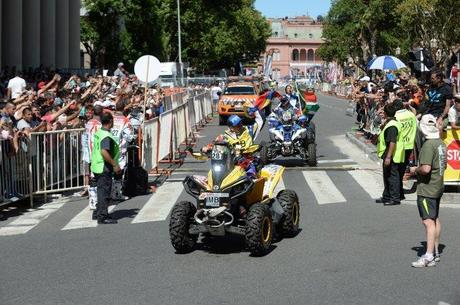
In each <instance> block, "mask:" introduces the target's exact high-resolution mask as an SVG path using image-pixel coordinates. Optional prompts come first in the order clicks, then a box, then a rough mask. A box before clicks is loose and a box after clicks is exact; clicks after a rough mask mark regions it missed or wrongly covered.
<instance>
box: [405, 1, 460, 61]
mask: <svg viewBox="0 0 460 305" xmlns="http://www.w3.org/2000/svg"><path fill="white" fill-rule="evenodd" d="M459 5H460V1H459V0H443V1H441V0H405V1H403V2H401V4H400V5H399V6H398V11H399V12H400V14H401V19H400V25H401V27H402V28H404V31H403V32H402V34H403V35H404V36H405V37H406V39H410V40H411V42H412V43H413V44H416V45H419V46H423V47H426V48H428V49H431V46H430V42H431V41H432V40H433V39H435V40H436V44H437V47H438V48H439V49H440V50H443V51H444V52H440V53H439V52H438V54H436V52H434V50H432V51H433V53H434V54H433V55H434V56H433V59H435V61H436V63H437V65H438V66H443V65H444V64H445V62H446V60H447V59H448V56H449V51H452V50H453V49H454V48H455V46H456V45H457V44H459V43H460V27H459V26H458V23H459V20H460V8H459Z"/></svg>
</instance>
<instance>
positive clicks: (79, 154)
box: [0, 90, 212, 207]
mask: <svg viewBox="0 0 460 305" xmlns="http://www.w3.org/2000/svg"><path fill="white" fill-rule="evenodd" d="M168 101H169V102H170V107H171V109H169V110H166V111H165V112H164V113H162V114H161V115H160V116H159V117H156V118H154V119H152V120H149V121H146V122H145V124H144V126H143V128H142V131H141V137H139V139H140V143H139V144H140V145H139V146H140V148H141V151H140V156H141V161H142V165H143V167H144V168H145V169H146V170H147V171H149V172H151V173H160V171H159V170H158V165H159V164H160V162H176V161H177V160H176V159H175V158H176V156H177V153H179V152H180V151H179V148H180V146H181V144H192V143H193V141H194V131H196V130H197V128H199V127H200V126H203V125H204V124H205V123H206V120H207V119H208V118H209V115H211V114H212V108H211V94H210V91H209V90H200V91H197V90H195V91H183V92H178V93H176V94H173V95H171V96H170V97H169V99H168ZM84 131H85V130H84V129H83V128H80V129H65V130H56V131H48V132H34V133H31V134H30V137H27V136H23V137H21V138H19V146H18V149H17V151H16V149H15V148H14V146H13V142H12V141H10V140H0V206H1V205H4V204H8V203H11V202H13V201H16V200H22V199H27V198H29V199H30V206H31V207H33V202H34V196H37V195H45V196H47V195H48V194H52V193H63V192H70V191H76V190H79V189H81V188H83V187H85V186H86V185H85V180H84V178H83V177H84V176H85V174H89V173H88V168H87V167H86V164H85V163H83V160H82V158H83V153H84V147H82V144H81V143H82V141H81V139H82V136H83V135H84Z"/></svg>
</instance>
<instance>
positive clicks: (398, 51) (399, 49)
mask: <svg viewBox="0 0 460 305" xmlns="http://www.w3.org/2000/svg"><path fill="white" fill-rule="evenodd" d="M399 55H401V48H400V47H397V48H396V56H399Z"/></svg>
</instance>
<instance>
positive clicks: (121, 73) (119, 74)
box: [113, 62, 128, 79]
mask: <svg viewBox="0 0 460 305" xmlns="http://www.w3.org/2000/svg"><path fill="white" fill-rule="evenodd" d="M113 76H116V77H118V78H119V79H125V78H126V77H127V76H128V71H126V70H125V65H124V64H123V63H122V62H120V63H118V68H117V69H116V70H115V72H113Z"/></svg>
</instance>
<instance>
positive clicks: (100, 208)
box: [91, 112, 121, 224]
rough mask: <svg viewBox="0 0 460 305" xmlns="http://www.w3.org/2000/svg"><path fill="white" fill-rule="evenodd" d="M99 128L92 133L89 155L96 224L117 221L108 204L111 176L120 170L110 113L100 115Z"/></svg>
mask: <svg viewBox="0 0 460 305" xmlns="http://www.w3.org/2000/svg"><path fill="white" fill-rule="evenodd" d="M101 124H102V128H100V129H99V130H98V131H97V132H96V133H95V134H94V141H93V151H92V156H91V171H92V172H93V174H94V176H95V177H96V183H97V205H96V211H95V213H96V217H97V223H98V224H112V223H117V221H116V220H115V219H113V218H111V217H110V216H109V211H108V205H109V200H110V195H111V190H112V176H113V174H114V173H115V174H119V173H120V172H121V169H120V166H119V165H118V160H119V159H120V147H119V146H118V143H117V141H116V140H115V139H114V137H113V136H112V134H111V132H110V130H111V128H112V127H113V116H112V114H111V113H108V112H107V113H103V114H102V115H101Z"/></svg>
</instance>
